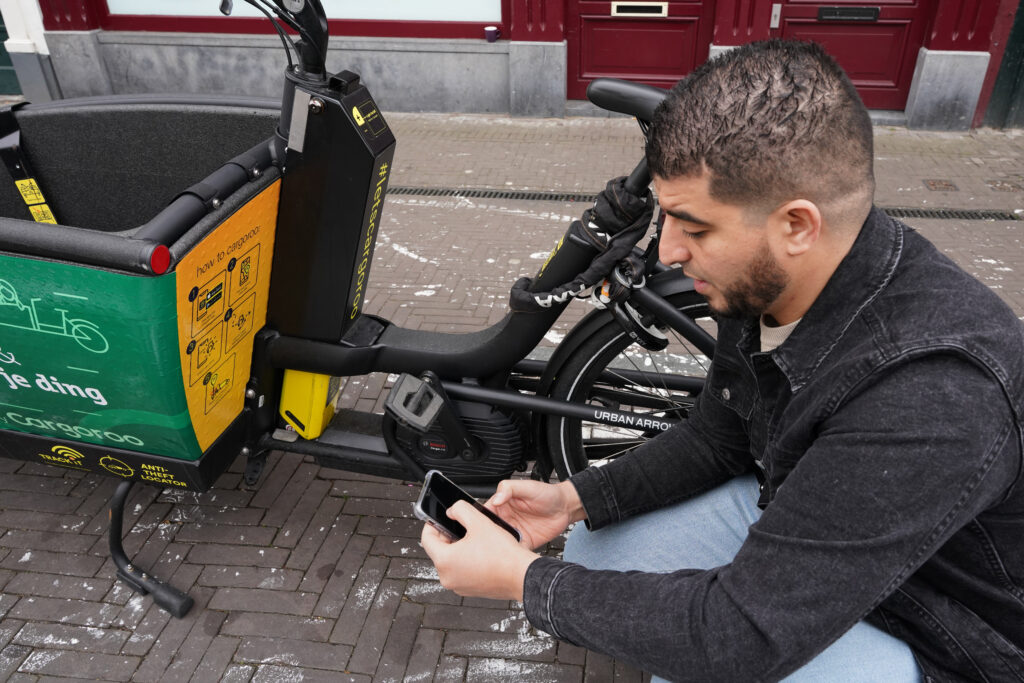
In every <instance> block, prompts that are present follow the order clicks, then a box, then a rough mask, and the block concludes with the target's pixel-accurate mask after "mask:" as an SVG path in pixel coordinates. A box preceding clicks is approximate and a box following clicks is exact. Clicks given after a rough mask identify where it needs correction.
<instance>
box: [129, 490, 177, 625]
mask: <svg viewBox="0 0 1024 683" xmlns="http://www.w3.org/2000/svg"><path fill="white" fill-rule="evenodd" d="M131 488H132V481H131V480H130V479H126V480H124V481H122V482H121V483H120V484H118V485H117V490H116V491H114V497H113V498H111V499H110V558H111V559H112V560H113V561H114V565H115V566H116V567H117V577H118V578H119V579H121V580H122V581H124V582H125V583H127V584H128V585H129V586H130V587H131V588H132V590H135V591H138V592H139V593H142V594H143V595H147V594H152V596H153V602H155V603H156V604H157V605H159V606H160V607H161V608H163V609H165V610H167V611H168V612H170V613H171V615H172V616H175V617H177V618H179V619H180V618H181V617H183V616H185V615H186V614H188V611H189V610H190V609H192V605H193V600H192V598H190V597H189V596H188V595H187V594H185V593H182V592H181V591H179V590H178V589H177V588H175V587H174V586H171V585H169V584H166V583H164V582H163V581H160V580H159V579H157V578H156V577H154V576H150V575H149V574H147V573H146V572H144V571H142V570H141V569H139V568H138V567H136V566H134V565H133V564H132V563H131V560H129V559H128V556H127V555H125V552H124V545H123V543H122V541H121V537H122V533H123V528H122V526H123V520H124V504H125V501H126V500H127V498H128V492H129V491H130V490H131Z"/></svg>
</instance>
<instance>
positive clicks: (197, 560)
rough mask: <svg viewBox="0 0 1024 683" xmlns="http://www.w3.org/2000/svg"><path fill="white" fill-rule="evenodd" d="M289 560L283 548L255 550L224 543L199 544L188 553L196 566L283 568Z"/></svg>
mask: <svg viewBox="0 0 1024 683" xmlns="http://www.w3.org/2000/svg"><path fill="white" fill-rule="evenodd" d="M287 559H288V551H287V550H285V549H283V548H254V547H246V546H238V545H226V544H223V543H197V544H196V545H194V546H192V548H191V550H189V552H188V561H189V562H190V563H192V564H195V565H204V564H224V565H231V566H234V567H238V566H241V567H281V566H284V563H285V561H286V560H287Z"/></svg>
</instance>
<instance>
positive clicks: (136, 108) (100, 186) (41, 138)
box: [0, 96, 278, 233]
mask: <svg viewBox="0 0 1024 683" xmlns="http://www.w3.org/2000/svg"><path fill="white" fill-rule="evenodd" d="M16 117H17V120H18V123H19V125H20V127H21V134H22V135H21V140H22V148H23V152H24V154H25V156H26V157H27V159H28V162H29V164H30V165H31V167H32V170H33V173H34V175H35V177H36V180H37V181H38V182H39V184H40V187H41V189H42V191H43V194H44V195H45V196H46V199H47V202H48V204H49V205H50V208H51V210H52V211H53V212H54V215H55V216H56V218H57V221H58V222H59V223H60V224H61V225H69V226H75V227H79V228H85V229H87V230H94V231H100V232H105V233H112V232H120V231H130V230H132V229H134V228H136V227H138V226H139V225H141V224H143V223H146V222H147V221H149V220H150V219H151V218H153V217H154V216H155V215H156V214H157V213H159V212H160V211H161V210H162V209H163V208H164V207H165V206H166V205H167V204H168V203H169V202H170V201H171V200H172V199H174V197H175V196H177V195H178V194H179V193H180V192H182V191H183V190H185V189H186V188H188V187H189V186H191V185H192V184H194V183H196V182H198V181H200V180H202V179H203V178H204V177H206V176H207V175H208V174H210V173H211V172H212V171H214V170H215V169H217V168H218V167H219V166H221V165H222V164H224V163H225V162H227V161H228V160H230V159H231V158H233V157H235V156H236V155H238V154H241V153H242V152H244V151H246V150H247V149H249V148H251V147H253V146H254V145H256V144H257V143H259V142H260V141H262V140H266V139H267V138H269V137H271V136H272V135H273V133H274V129H275V127H276V125H277V118H278V110H277V108H276V103H274V102H272V101H270V100H256V99H253V98H239V99H237V100H234V101H231V100H224V99H218V100H214V99H211V98H201V97H196V98H175V97H171V98H168V97H159V96H157V97H141V96H129V97H105V98H83V99H82V100H79V101H74V100H64V101H61V102H57V103H52V104H45V105H28V106H25V107H22V108H20V109H18V110H17V112H16ZM6 175H7V174H6V173H5V172H3V171H0V223H2V219H3V218H15V219H21V220H31V216H30V214H29V213H28V209H27V208H26V206H25V204H24V202H23V201H22V200H21V197H20V196H19V195H18V193H17V190H16V188H15V186H14V183H13V181H12V180H11V179H10V178H9V177H4V176H6ZM0 229H2V226H0Z"/></svg>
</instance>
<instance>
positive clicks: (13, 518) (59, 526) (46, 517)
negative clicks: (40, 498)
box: [0, 460, 89, 533]
mask: <svg viewBox="0 0 1024 683" xmlns="http://www.w3.org/2000/svg"><path fill="white" fill-rule="evenodd" d="M0 462H4V461H3V460H0ZM4 503H5V504H6V501H4ZM88 521H89V519H88V518H87V517H81V516H78V515H61V514H55V513H52V512H30V511H25V510H6V509H5V510H0V527H4V528H7V529H32V530H35V531H60V532H64V531H66V532H74V533H80V532H81V531H82V529H84V528H85V525H86V524H87V523H88Z"/></svg>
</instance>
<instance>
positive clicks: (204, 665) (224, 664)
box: [191, 635, 239, 683]
mask: <svg viewBox="0 0 1024 683" xmlns="http://www.w3.org/2000/svg"><path fill="white" fill-rule="evenodd" d="M238 643H239V639H238V638H229V637H227V636H222V635H219V636H217V637H215V638H214V639H213V642H212V643H210V646H209V647H208V648H207V649H206V650H205V651H203V652H202V656H203V658H202V660H201V661H200V662H199V666H197V667H196V670H195V673H194V674H192V679H191V680H192V681H194V682H195V683H206V681H223V680H225V672H226V671H227V669H228V666H229V665H230V664H231V658H232V657H233V656H234V654H235V650H236V649H238Z"/></svg>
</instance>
